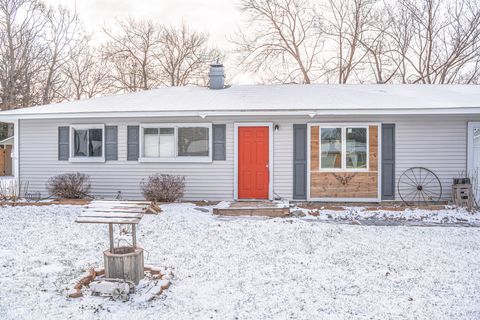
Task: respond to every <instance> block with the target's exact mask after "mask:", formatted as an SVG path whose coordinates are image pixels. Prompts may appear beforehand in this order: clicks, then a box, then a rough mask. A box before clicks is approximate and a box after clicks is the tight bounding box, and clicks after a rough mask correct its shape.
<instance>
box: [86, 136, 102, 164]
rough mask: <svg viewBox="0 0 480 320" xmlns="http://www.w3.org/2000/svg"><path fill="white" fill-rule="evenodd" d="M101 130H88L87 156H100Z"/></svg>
mask: <svg viewBox="0 0 480 320" xmlns="http://www.w3.org/2000/svg"><path fill="white" fill-rule="evenodd" d="M102 141H103V139H102V129H88V155H89V156H90V157H101V156H102Z"/></svg>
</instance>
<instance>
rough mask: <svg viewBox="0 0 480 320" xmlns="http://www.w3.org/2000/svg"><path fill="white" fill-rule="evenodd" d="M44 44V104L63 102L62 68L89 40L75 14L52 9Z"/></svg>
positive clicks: (48, 14) (65, 10) (49, 12)
mask: <svg viewBox="0 0 480 320" xmlns="http://www.w3.org/2000/svg"><path fill="white" fill-rule="evenodd" d="M46 20H47V23H46V26H45V43H46V44H47V51H46V54H45V55H44V59H43V65H44V66H45V75H44V81H43V83H42V84H43V88H42V103H43V104H49V103H51V102H53V101H59V100H62V94H61V92H60V91H61V89H62V87H63V86H65V85H66V79H65V77H63V73H62V69H63V67H64V66H65V65H66V64H68V63H69V61H70V60H71V59H72V58H74V57H75V56H76V55H78V54H79V52H80V50H82V49H83V48H85V46H86V45H87V42H88V38H87V36H86V34H85V32H84V30H83V29H82V26H81V23H80V20H79V18H78V16H77V14H76V13H72V12H70V11H68V10H67V9H66V8H64V7H58V8H50V9H49V10H48V11H47V12H46Z"/></svg>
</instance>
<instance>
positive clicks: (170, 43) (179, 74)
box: [155, 23, 220, 86]
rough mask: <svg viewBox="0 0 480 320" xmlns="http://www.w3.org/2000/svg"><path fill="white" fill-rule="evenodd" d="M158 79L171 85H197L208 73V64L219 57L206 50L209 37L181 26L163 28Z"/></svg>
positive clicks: (215, 51)
mask: <svg viewBox="0 0 480 320" xmlns="http://www.w3.org/2000/svg"><path fill="white" fill-rule="evenodd" d="M155 56H156V58H157V59H158V62H159V66H160V73H161V79H162V82H163V83H164V84H167V85H170V86H183V85H186V84H188V83H199V81H201V80H203V78H204V76H205V75H206V74H207V71H208V63H209V62H212V61H214V60H215V59H216V58H220V53H219V52H218V51H217V50H215V49H212V48H210V47H209V45H208V34H206V33H203V32H197V31H194V30H191V29H190V28H188V26H187V25H185V24H184V23H182V25H181V26H180V27H179V28H175V27H169V28H164V29H163V32H162V38H161V50H159V51H158V52H156V54H155Z"/></svg>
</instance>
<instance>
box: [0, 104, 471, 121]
mask: <svg viewBox="0 0 480 320" xmlns="http://www.w3.org/2000/svg"><path fill="white" fill-rule="evenodd" d="M434 114H437V115H442V114H443V115H445V114H480V107H471V108H470V107H469V108H422V109H414V108H411V109H408V108H405V109H392V110H388V109H356V110H351V109H350V110H345V109H344V110H341V109H328V110H325V109H323V110H284V111H282V110H246V111H242V110H233V111H175V112H171V111H109V112H63V113H62V112H60V113H30V114H21V113H20V114H8V115H2V114H1V113H0V122H14V121H16V120H18V119H71V118H131V117H201V118H206V117H217V116H301V117H310V118H313V117H315V116H343V115H354V116H356V115H434Z"/></svg>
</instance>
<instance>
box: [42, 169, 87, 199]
mask: <svg viewBox="0 0 480 320" xmlns="http://www.w3.org/2000/svg"><path fill="white" fill-rule="evenodd" d="M90 187H91V185H90V177H89V176H88V175H86V174H83V173H80V172H76V173H63V174H59V175H57V176H53V177H51V178H50V179H48V182H47V189H48V192H49V193H50V195H52V196H56V197H60V198H65V199H84V198H86V197H88V196H89V194H90Z"/></svg>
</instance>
